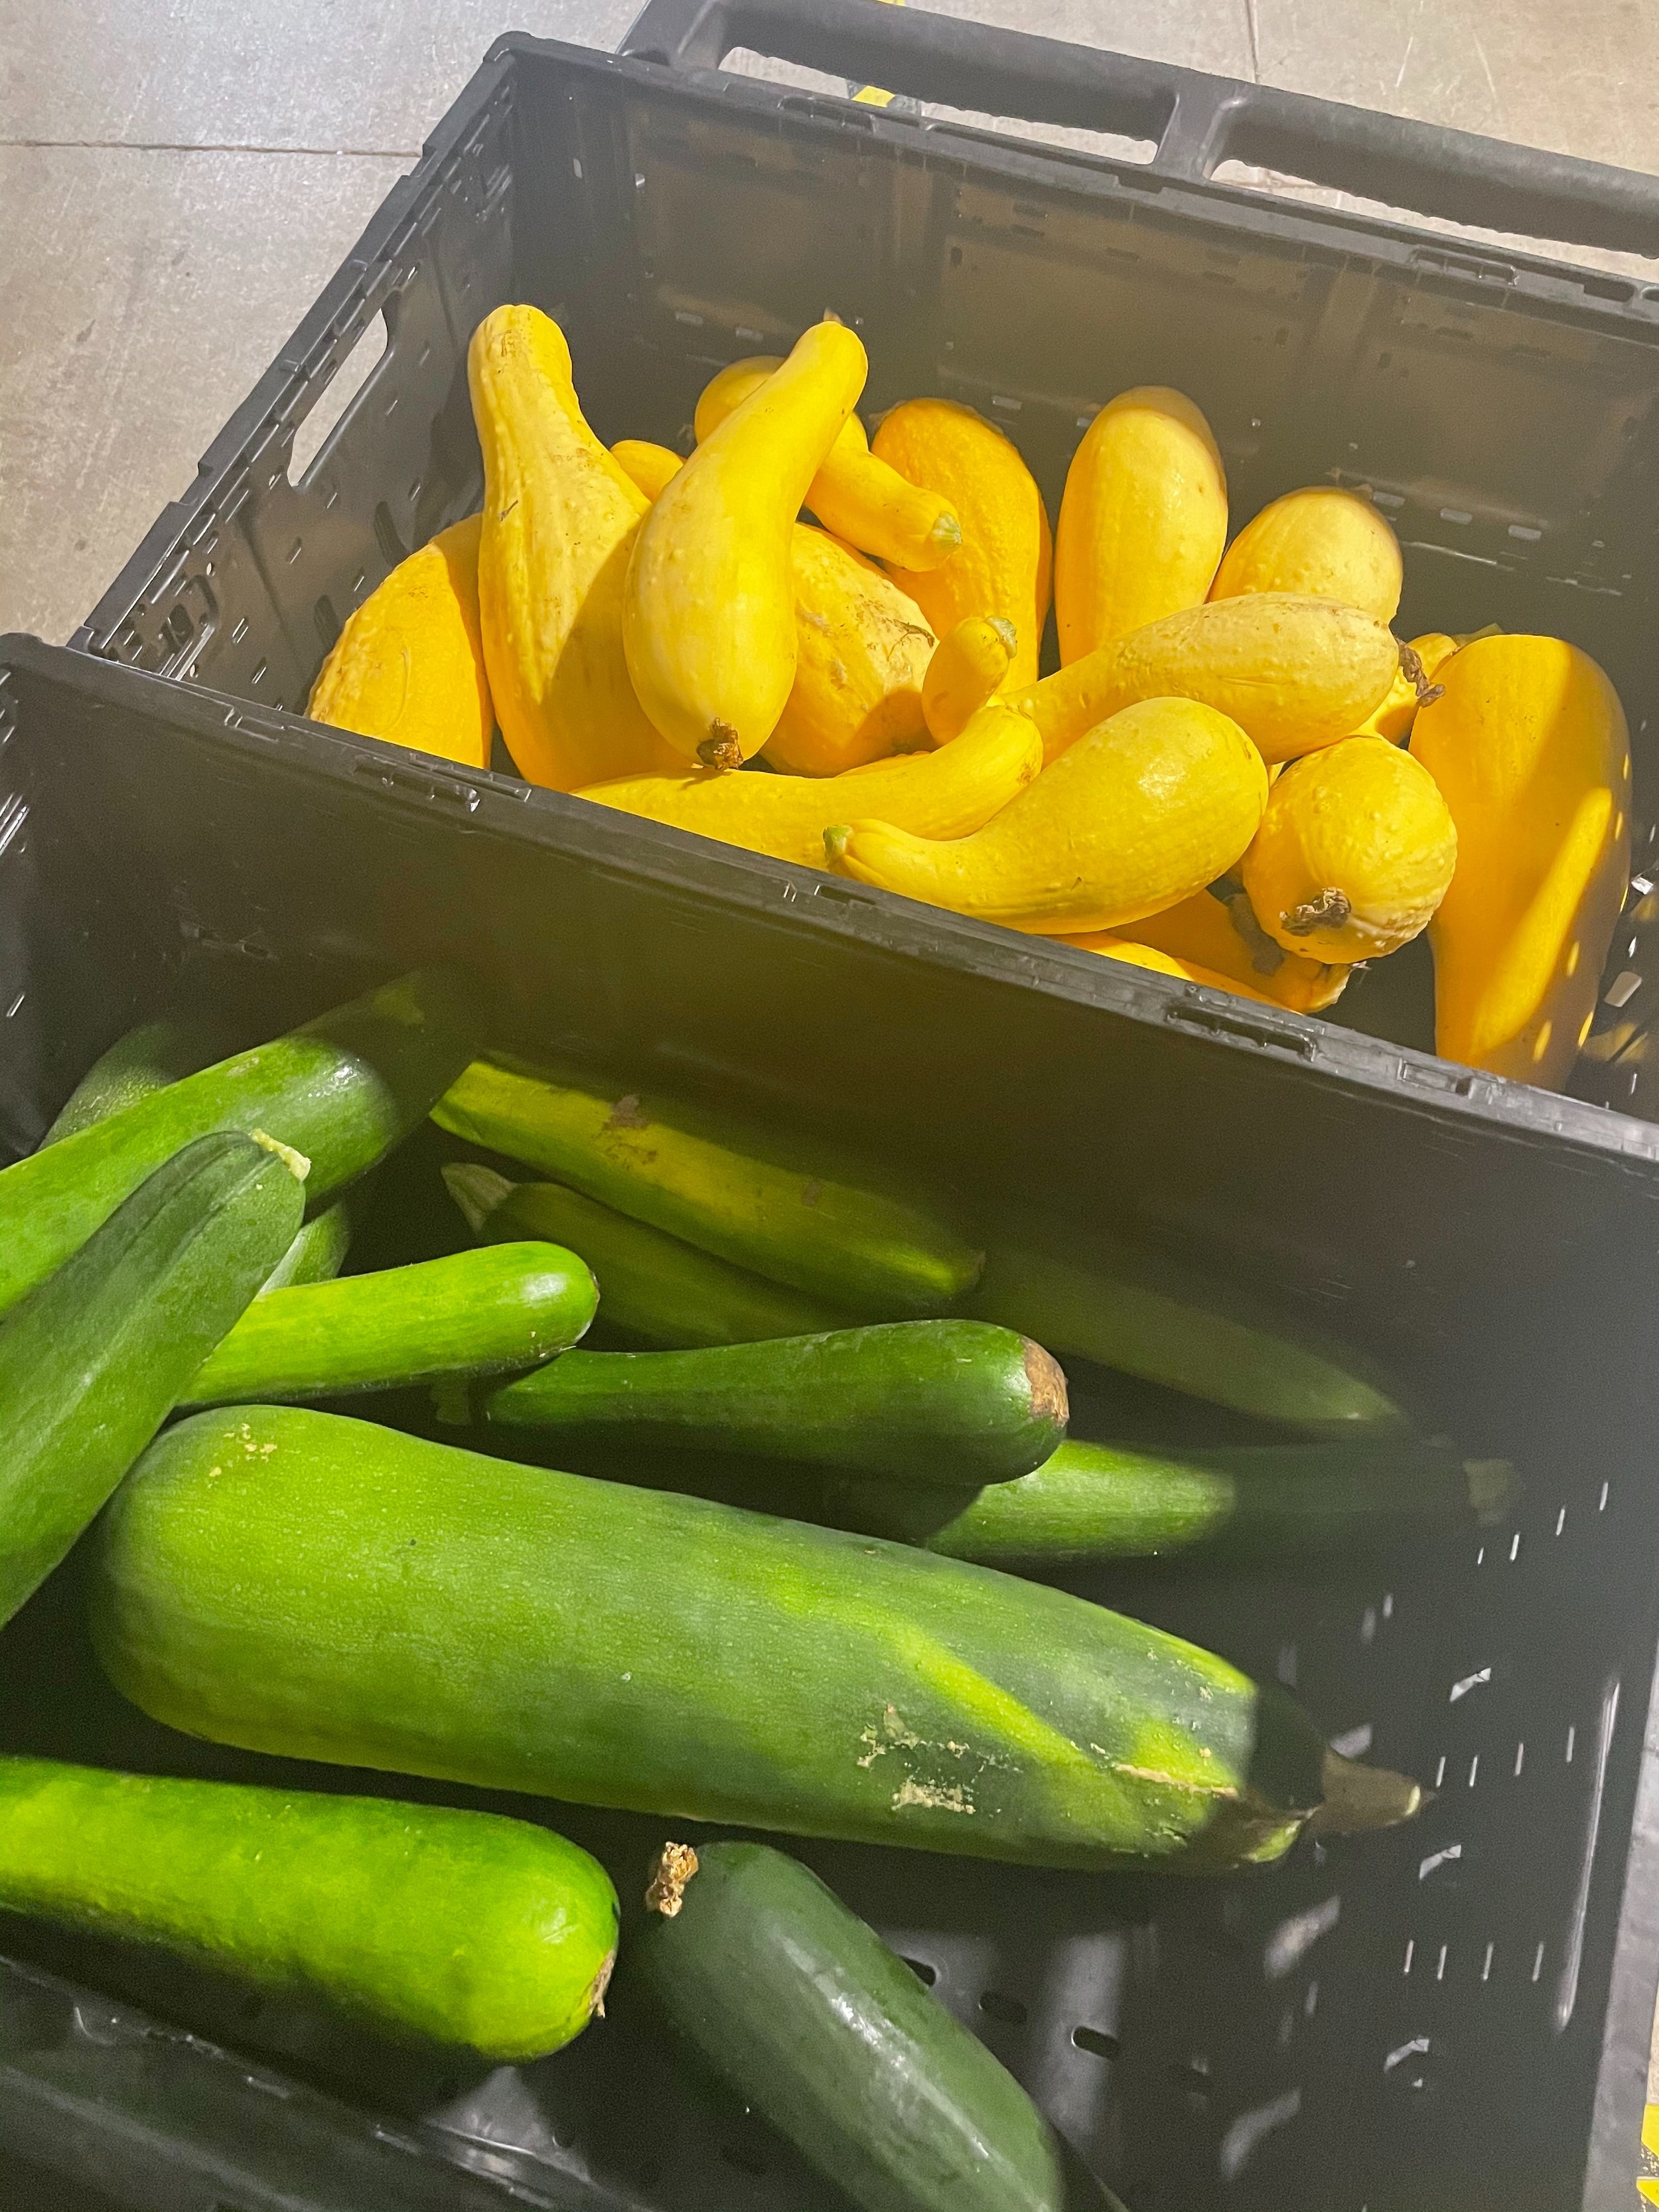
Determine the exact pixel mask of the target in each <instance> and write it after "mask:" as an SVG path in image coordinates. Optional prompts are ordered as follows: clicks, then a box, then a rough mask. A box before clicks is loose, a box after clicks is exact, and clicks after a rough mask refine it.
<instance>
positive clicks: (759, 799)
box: [576, 700, 1042, 868]
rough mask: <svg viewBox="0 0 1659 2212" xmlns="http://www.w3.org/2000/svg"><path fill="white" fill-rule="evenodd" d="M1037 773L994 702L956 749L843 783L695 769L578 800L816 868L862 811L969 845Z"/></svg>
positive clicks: (1029, 731)
mask: <svg viewBox="0 0 1659 2212" xmlns="http://www.w3.org/2000/svg"><path fill="white" fill-rule="evenodd" d="M1041 769H1042V739H1041V738H1039V737H1038V736H1037V733H1036V730H1035V729H1034V728H1033V727H1032V726H1031V724H1030V722H1029V721H1027V720H1026V719H1025V717H1024V715H1023V714H1014V713H1013V712H1012V710H1011V709H1010V708H1006V707H1005V706H1003V705H1002V704H1001V703H1000V701H997V700H993V701H992V702H991V703H990V704H989V705H988V706H987V707H985V708H981V711H980V713H979V714H978V715H976V716H975V720H974V721H973V723H972V724H971V725H970V726H969V728H968V729H966V730H964V731H963V733H962V735H961V737H959V738H957V741H956V743H955V744H951V745H945V746H943V747H941V748H940V749H939V750H937V751H933V752H915V753H905V754H902V756H900V757H898V758H897V759H895V760H878V761H873V762H872V763H869V764H868V765H867V766H866V767H863V768H859V769H849V770H848V772H847V773H846V774H845V775H835V776H822V775H741V776H737V775H723V774H722V773H721V772H720V770H719V769H693V770H692V771H690V773H689V774H681V775H659V776H638V777H635V778H633V779H631V780H628V779H624V780H622V781H617V782H614V783H596V784H591V785H590V786H589V787H587V789H586V790H585V791H581V792H579V793H577V794H576V795H577V797H578V798H580V799H592V801H593V802H594V803H595V805H599V806H614V807H617V808H619V809H620V810H621V811H623V813H627V814H641V815H644V816H645V817H647V819H648V820H650V821H653V822H667V823H672V824H673V826H674V827H675V828H676V829H690V830H695V831H696V834H697V835H698V836H703V837H718V838H720V840H721V842H723V843H725V844H728V845H743V846H746V847H747V848H748V849H749V850H750V852H751V853H769V854H771V855H772V856H773V858H774V859H775V860H793V861H794V862H795V863H797V864H798V865H799V866H803V867H811V868H822V867H823V866H824V848H823V839H824V833H825V831H826V830H829V829H832V828H834V827H835V826H836V823H841V822H844V821H845V820H846V819H847V817H848V812H849V811H851V812H854V813H856V814H859V815H862V814H864V813H865V812H866V811H869V812H871V813H872V814H875V815H878V817H880V818H881V819H882V820H883V821H890V822H892V823H895V824H896V825H898V826H899V827H902V828H903V829H908V830H910V831H912V832H913V833H914V834H915V836H919V837H927V838H936V837H965V836H969V834H970V833H971V832H972V831H973V830H975V829H980V828H981V827H982V826H983V825H984V824H985V823H987V822H988V821H990V819H991V817H993V816H994V815H995V814H998V813H1000V811H1001V810H1002V809H1003V808H1004V807H1005V806H1006V805H1008V803H1009V801H1010V800H1011V799H1014V798H1015V797H1017V796H1018V793H1020V792H1022V791H1024V789H1025V788H1026V787H1028V786H1029V785H1030V783H1032V782H1033V781H1035V779H1036V776H1037V775H1038V773H1039V772H1040V770H1041Z"/></svg>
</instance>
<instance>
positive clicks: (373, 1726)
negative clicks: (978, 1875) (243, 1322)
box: [93, 1406, 1420, 1868]
mask: <svg viewBox="0 0 1659 2212" xmlns="http://www.w3.org/2000/svg"><path fill="white" fill-rule="evenodd" d="M93 1616H94V1634H95V1637H96V1641H97V1646H98V1650H99V1652H100V1656H101V1658H102V1661H103V1663H104V1666H105V1668H106V1671H107V1672H108V1674H109V1676H110V1678H111V1680H112V1681H113V1682H114V1684H115V1686H116V1687H117V1688H118V1689H119V1690H120V1691H122V1692H124V1693H125V1695H126V1696H127V1697H129V1698H130V1699H132V1701H133V1702H134V1703H135V1704H136V1705H139V1706H140V1707H142V1708H143V1711H146V1712H147V1713H149V1714H150V1715H151V1716H152V1717H154V1718H155V1719H157V1720H161V1721H165V1722H166V1723H167V1724H168V1725H169V1726H171V1727H173V1728H178V1729H184V1730H185V1732H186V1733H187V1734H189V1735H203V1736H207V1737H210V1738H211V1739H212V1740H214V1741H219V1742H227V1743H234V1744H238V1745H240V1746H242V1747H245V1748H247V1749H250V1750H257V1751H266V1752H275V1753H280V1754H282V1755H283V1756H287V1757H290V1758H300V1759H332V1760H336V1761H338V1762H342V1763H343V1764H345V1765H354V1766H370V1767H379V1768H391V1769H393V1770H395V1771H403V1772H407V1773H413V1774H428V1775H436V1776H441V1777H443V1778H447V1779H448V1780H451V1781H456V1782H466V1783H472V1784H478V1785H480V1786H482V1787H483V1788H486V1789H498V1790H502V1789H504V1790H528V1791H538V1792H543V1793H545V1794H547V1795H550V1796H557V1797H562V1798H564V1799H567V1800H570V1801H574V1802H578V1803H583V1804H597V1805H611V1806H616V1807H619V1808H627V1809H632V1810H635V1811H640V1812H649V1813H656V1814H673V1815H676V1816H684V1817H686V1818H690V1819H696V1820H722V1821H732V1822H739V1823H742V1824H744V1825H745V1826H755V1827H764V1828H780V1829H785V1830H788V1831H791V1832H794V1833H796V1834H804V1835H834V1836H843V1837H847V1838H851V1839H853V1840H855V1841H868V1842H872V1843H888V1844H908V1845H913V1846H915V1847H917V1848H919V1849H923V1850H945V1851H955V1852H960V1853H965V1854H968V1855H971V1856H976V1857H987V1858H1005V1859H1012V1860H1018V1861H1024V1862H1027V1863H1034V1864H1041V1865H1052V1866H1066V1867H1081V1868H1101V1867H1106V1866H1109V1865H1112V1864H1114V1863H1122V1862H1125V1861H1127V1862H1130V1863H1142V1864H1148V1865H1154V1866H1155V1865H1159V1864H1163V1865H1171V1864H1174V1865H1180V1866H1183V1867H1187V1866H1195V1865H1211V1866H1231V1865H1235V1864H1238V1863H1243V1862H1245V1861H1265V1860H1269V1859H1273V1858H1277V1857H1279V1855H1280V1854H1281V1853H1282V1852H1283V1851H1284V1850H1286V1848H1287V1847H1288V1846H1289V1844H1290V1843H1291V1840H1292V1838H1294V1837H1295V1836H1296V1834H1297V1832H1298V1830H1299V1829H1301V1828H1302V1827H1303V1826H1304V1825H1305V1824H1307V1823H1308V1821H1309V1816H1310V1814H1315V1809H1316V1808H1318V1812H1317V1824H1318V1825H1319V1826H1323V1827H1325V1828H1334V1827H1337V1826H1345V1827H1346V1826H1376V1825H1381V1824H1382V1823H1383V1822H1384V1821H1387V1820H1395V1819H1400V1818H1403V1817H1405V1816H1406V1815H1407V1814H1409V1813H1411V1812H1413V1811H1414V1810H1415V1808H1416V1806H1417V1803H1418V1802H1419V1794H1420V1793H1419V1791H1418V1790H1417V1788H1416V1785H1415V1784H1411V1783H1407V1782H1406V1781H1404V1780H1402V1779H1401V1778H1400V1777H1398V1776H1392V1775H1387V1774H1384V1773H1383V1772H1381V1771H1377V1770H1373V1769H1370V1768H1365V1767H1361V1766H1358V1765H1354V1764H1352V1762H1349V1761H1347V1760H1343V1759H1338V1758H1337V1757H1336V1755H1335V1754H1334V1753H1331V1752H1329V1751H1328V1749H1327V1748H1326V1747H1325V1745H1324V1743H1323V1741H1322V1739H1321V1737H1320V1736H1319V1735H1318V1732H1317V1731H1316V1729H1315V1728H1314V1726H1313V1723H1311V1722H1310V1720H1309V1719H1308V1718H1307V1717H1306V1716H1305V1715H1304V1714H1303V1713H1302V1712H1301V1711H1300V1710H1299V1709H1298V1708H1297V1706H1296V1705H1293V1704H1291V1702H1290V1701H1289V1700H1288V1699H1285V1697H1284V1696H1283V1694H1282V1692H1276V1691H1274V1690H1272V1689H1270V1688H1259V1687H1258V1686H1256V1685H1255V1683H1253V1682H1251V1681H1250V1680H1249V1679H1248V1678H1247V1677H1246V1676H1244V1675H1243V1674H1240V1673H1239V1672H1238V1671H1237V1669H1236V1668H1233V1667H1231V1666H1229V1665H1228V1664H1227V1662H1225V1660H1222V1659H1219V1658H1217V1657H1215V1656H1213V1655H1212V1654H1211V1653H1209V1652H1206V1651H1202V1650H1199V1649H1198V1648H1197V1647H1196V1646H1194V1645H1192V1644H1184V1643H1182V1642H1181V1641H1180V1640H1179V1639H1178V1638H1175V1637H1173V1636H1169V1635H1166V1634H1164V1633H1163V1632H1160V1631H1158V1630H1157V1629H1154V1628H1149V1627H1146V1626H1142V1625H1141V1624H1139V1622H1136V1621H1132V1620H1123V1619H1121V1618H1120V1617H1119V1616H1118V1615H1117V1614H1115V1613H1108V1612H1106V1611H1105V1610H1103V1608H1102V1607H1098V1606H1093V1605H1089V1604H1085V1602H1084V1601H1083V1600H1081V1599H1080V1598H1076V1597H1072V1596H1069V1595H1066V1593H1065V1592H1063V1591H1060V1590H1056V1589H1048V1588H1045V1587H1044V1586H1042V1585H1041V1584H1039V1583H1029V1582H1023V1581H1019V1580H1018V1579H1016V1578H1015V1577H1012V1576H1010V1575H1000V1574H996V1573H994V1572H992V1571H990V1570H989V1569H988V1568H984V1567H975V1566H968V1565H963V1564H962V1563H961V1562H959V1561H957V1560H955V1559H936V1558H935V1557H933V1554H932V1553H927V1552H921V1551H915V1550H911V1549H909V1548H908V1547H905V1546H902V1545H898V1544H889V1543H884V1542H883V1541H880V1540H879V1539H877V1538H873V1537H867V1536H854V1535H848V1534H845V1533H843V1532H842V1531H841V1530H838V1529H830V1528H814V1527H810V1526H808V1525H806V1524H805V1523H804V1522H794V1521H783V1520H774V1519H771V1518H769V1516H765V1515H763V1514H757V1513H746V1512H744V1511H742V1510H738V1509H737V1508H734V1507H730V1506H722V1505H715V1504H709V1503H708V1502H707V1501H706V1500H704V1499H702V1498H685V1497H678V1496H675V1495H673V1494H671V1493H668V1492H657V1491H652V1490H644V1489H635V1488H632V1487H629V1486H624V1485H622V1484H617V1483H610V1482H598V1481H592V1480H588V1479H587V1478H586V1477H585V1476H582V1475H574V1474H559V1473H554V1472H551V1471H550V1470H548V1469H545V1468H532V1467H523V1466H518V1465H514V1464H512V1463H510V1462H503V1461H500V1460H493V1459H486V1458H483V1457H482V1456H480V1455H477V1454H475V1453H471V1452H467V1451H462V1450H459V1449H457V1448H456V1447H455V1446H453V1445H450V1444H440V1443H431V1442H428V1440H427V1439H425V1438H423V1437H413V1436H407V1435H404V1434H400V1433H398V1432H397V1431H392V1430H389V1429H380V1428H375V1427H373V1426H371V1425H369V1424H368V1423H367V1422H362V1421H356V1420H351V1419H347V1418H345V1417H344V1416H343V1415H340V1414H335V1413H311V1412H306V1411H302V1410H301V1409H299V1408H296V1407H270V1406H258V1407H239V1408H234V1409H232V1410H230V1411H228V1412H219V1413H198V1414H197V1415H196V1416H195V1417H194V1418H193V1419H190V1420H187V1421H185V1422H182V1423H180V1424H179V1425H177V1426H175V1427H173V1428H172V1429H169V1430H168V1431H167V1433H166V1434H165V1435H164V1436H162V1437H159V1438H158V1439H157V1440H156V1442H155V1443H154V1444H153V1445H152V1446H151V1448H150V1449H149V1452H148V1453H147V1454H146V1455H145V1457H144V1460H143V1462H142V1464H141V1465H140V1467H138V1468H135V1470H134V1471H133V1474H131V1476H130V1477H129V1479H128V1480H127V1481H126V1482H125V1483H124V1484H123V1485H122V1486H121V1489H120V1490H119V1492H118V1493H117V1496H116V1498H115V1500H114V1502H113V1504H112V1508H111V1510H110V1511H109V1512H108V1513H106V1515H105V1516H104V1517H103V1520H102V1522H100V1543H99V1547H98V1555H97V1564H96V1568H95V1573H94V1593H93ZM1322 1796H1323V1799H1324V1802H1323V1803H1322Z"/></svg>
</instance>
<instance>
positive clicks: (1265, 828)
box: [1239, 737, 1457, 964]
mask: <svg viewBox="0 0 1659 2212" xmlns="http://www.w3.org/2000/svg"><path fill="white" fill-rule="evenodd" d="M1456 861H1457V830H1456V828H1455V824H1454V823H1453V821H1452V817H1451V812H1450V810H1449V808H1448V806H1447V805H1446V802H1445V800H1444V799H1443V798H1442V797H1441V795H1440V791H1439V787H1438V786H1437V784H1436V782H1435V781H1434V778H1433V777H1432V776H1431V775H1430V774H1429V772H1428V770H1427V769H1425V767H1424V766H1423V764H1422V763H1421V762H1420V761H1415V760H1413V758H1412V757H1411V755H1410V754H1409V753H1407V752H1402V751H1401V749H1400V748H1399V746H1397V745H1391V744H1389V741H1388V739H1387V738H1369V737H1366V738H1344V739H1343V740H1342V743H1341V744H1339V745H1327V746H1325V747H1324V748H1323V749H1322V750H1320V751H1319V752H1316V753H1310V754H1309V755H1308V756H1307V757H1306V758H1305V759H1304V760H1299V761H1292V762H1291V764H1290V766H1289V767H1288V768H1287V769H1285V773H1284V775H1281V776H1280V777H1279V781H1277V782H1276V783H1275V784H1274V786H1273V789H1272V791H1271V792H1270V793H1268V795H1267V811H1266V813H1265V814H1264V815H1263V816H1262V817H1261V828H1260V829H1258V830H1257V832H1256V834H1255V840H1254V842H1252V844H1251V846H1250V849H1249V852H1248V853H1246V854H1245V855H1244V858H1243V862H1242V864H1241V866H1240V869H1239V875H1240V878H1241V879H1242V881H1243V885H1244V891H1245V896H1247V897H1248V898H1249V902H1250V907H1251V910H1252V912H1253V913H1254V914H1255V919H1256V921H1258V922H1259V923H1260V925H1261V928H1262V929H1263V930H1264V931H1265V932H1266V933H1267V936H1269V937H1270V938H1271V939H1273V943H1274V944H1275V945H1279V947H1280V948H1281V949H1282V950H1283V951H1286V952H1295V953H1305V954H1306V955H1307V956H1308V957H1310V959H1315V960H1325V961H1331V962H1334V963H1339V964H1341V963H1352V962H1354V961H1356V960H1374V959H1380V958H1381V957H1383V955H1384V954H1385V953H1389V952H1394V951H1398V949H1399V948H1400V946H1401V945H1407V944H1409V943H1410V941H1411V939H1413V937H1415V936H1417V935H1418V934H1419V932H1420V931H1422V930H1423V929H1425V928H1426V927H1428V924H1429V922H1430V921H1431V920H1432V918H1433V916H1434V914H1435V910H1436V909H1437V907H1438V906H1439V904H1440V902H1441V900H1442V899H1443V898H1444V896H1445V895H1446V887H1447V885H1448V884H1449V883H1450V881H1451V879H1452V870H1453V868H1454V867H1455V865H1456Z"/></svg>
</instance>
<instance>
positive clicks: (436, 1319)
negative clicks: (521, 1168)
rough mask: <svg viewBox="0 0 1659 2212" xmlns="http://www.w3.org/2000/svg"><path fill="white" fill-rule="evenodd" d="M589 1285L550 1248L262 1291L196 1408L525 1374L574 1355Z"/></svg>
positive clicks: (481, 1254) (194, 1390) (211, 1362)
mask: <svg viewBox="0 0 1659 2212" xmlns="http://www.w3.org/2000/svg"><path fill="white" fill-rule="evenodd" d="M598 1304H599V1293H598V1291H596V1290H595V1288H594V1285H593V1278H592V1275H590V1274H589V1273H588V1272H587V1269H586V1267H584V1266H583V1264H582V1262H581V1261H580V1260H579V1259H578V1258H577V1257H576V1255H575V1254H574V1252H567V1251H565V1250H563V1249H562V1248H561V1247H560V1246H559V1245H556V1244H489V1245H485V1246H483V1248H482V1249H479V1250H478V1251H476V1252H456V1253H451V1254H449V1255H447V1257H445V1258H443V1259H440V1260H424V1261H418V1262H417V1263H416V1265H415V1266H413V1267H388V1268H386V1270H385V1271H384V1272H383V1273H379V1274H372V1275H343V1276H341V1277H340V1278H339V1279H338V1280H337V1281H333V1282H326V1283H312V1284H307V1285H303V1286H301V1287H297V1288H295V1289H292V1290H280V1291H266V1292H265V1294H264V1296H263V1297H258V1298H256V1299H255V1300H254V1302H253V1304H252V1305H251V1306H250V1307H249V1308H248V1310H247V1311H246V1313H245V1314H244V1315H243V1316H242V1317H241V1319H240V1321H239V1322H237V1324H236V1326H235V1327H234V1328H233V1329H232V1330H231V1332H230V1334H228V1336H227V1337H226V1338H225V1340H224V1341H223V1342H222V1344H220V1345H218V1346H216V1348H215V1349H214V1350H213V1351H212V1352H210V1353H209V1355H208V1357H207V1358H206V1360H205V1361H204V1363H203V1364H202V1366H201V1367H200V1368H198V1369H197V1372H196V1375H195V1376H194V1378H193V1379H192V1380H191V1383H190V1384H189V1385H188V1387H187V1388H186V1389H185V1392H184V1394H183V1395H184V1398H185V1402H186V1403H187V1404H190V1405H195V1406H222V1405H230V1404H234V1403H235V1402H237V1401H245V1400H248V1399H289V1398H330V1397H337V1396H340V1395H343V1394H344V1393H346V1392H349V1391H353V1390H391V1389H403V1388H404V1387H406V1386H408V1385H410V1384H415V1383H431V1382H435V1381H436V1380H437V1379H438V1378H439V1377H440V1376H453V1375H481V1376H483V1375H501V1374H504V1373H507V1372H509V1371H511V1370H513V1369H515V1368H521V1367H533V1366H534V1365H535V1364H536V1363H537V1361H538V1360H543V1359H550V1358H552V1356H553V1354H554V1353H555V1352H564V1351H566V1350H567V1349H568V1347H569V1346H571V1345H573V1344H574V1343H576V1342H577V1341H578V1340H579V1339H580V1338H581V1337H582V1336H583V1335H584V1334H586V1330H587V1328H588V1325H589V1323H590V1322H592V1318H593V1313H594V1309H595V1307H596V1306H597V1305H598Z"/></svg>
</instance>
